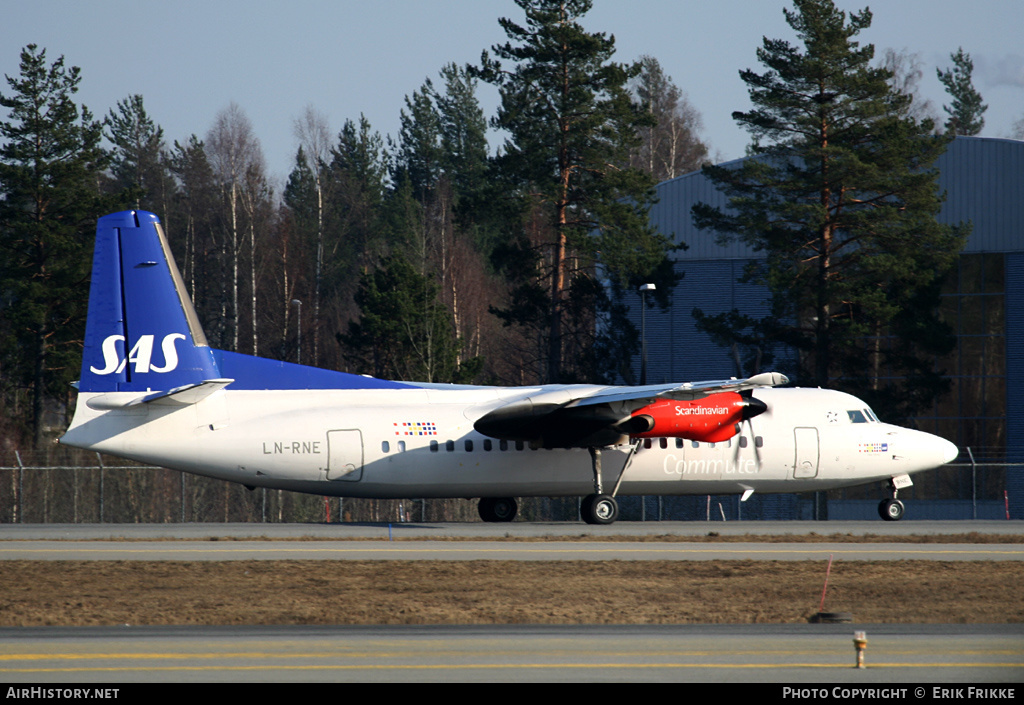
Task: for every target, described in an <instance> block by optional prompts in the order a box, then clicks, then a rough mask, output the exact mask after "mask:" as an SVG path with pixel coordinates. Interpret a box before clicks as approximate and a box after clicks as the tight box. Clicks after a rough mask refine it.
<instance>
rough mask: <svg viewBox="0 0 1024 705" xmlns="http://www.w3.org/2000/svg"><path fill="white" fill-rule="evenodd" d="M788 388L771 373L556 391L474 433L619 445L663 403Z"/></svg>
mask: <svg viewBox="0 0 1024 705" xmlns="http://www.w3.org/2000/svg"><path fill="white" fill-rule="evenodd" d="M787 382H789V379H788V378H787V377H786V376H785V375H782V374H779V373H777V372H766V373H764V374H759V375H755V376H753V377H749V378H747V379H729V380H715V381H708V382H687V383H684V384H665V385H647V386H643V387H588V386H568V387H555V388H551V389H546V390H543V391H541V392H539V393H537V394H535V395H532V396H530V397H527V398H525V399H517V400H516V401H512V402H509V403H507V404H505V405H503V406H499V407H498V408H496V409H494V410H492V411H490V412H488V413H487V414H485V415H484V416H482V417H481V418H479V419H478V420H477V421H476V423H475V424H474V428H476V430H477V431H479V432H480V433H482V434H484V435H486V436H491V437H493V438H499V439H502V440H510V441H513V440H514V441H526V442H529V443H533V444H538V445H541V446H544V447H549V448H576V447H590V446H606V445H616V444H618V443H622V442H624V439H625V438H627V437H628V436H629V434H630V432H631V430H632V429H631V428H630V426H629V422H630V421H631V419H632V414H633V412H634V411H636V410H637V409H641V408H643V407H645V406H648V405H649V404H652V403H654V402H656V401H658V400H659V399H674V400H677V401H685V400H693V399H701V398H703V397H706V396H710V395H712V394H718V393H721V392H742V391H745V390H748V389H754V388H756V387H772V386H776V385H780V384H786V383H787Z"/></svg>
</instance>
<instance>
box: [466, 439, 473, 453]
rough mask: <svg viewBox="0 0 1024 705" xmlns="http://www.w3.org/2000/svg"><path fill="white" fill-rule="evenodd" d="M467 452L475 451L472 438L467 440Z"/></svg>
mask: <svg viewBox="0 0 1024 705" xmlns="http://www.w3.org/2000/svg"><path fill="white" fill-rule="evenodd" d="M466 452H467V453H472V452H473V441H470V440H467V441H466Z"/></svg>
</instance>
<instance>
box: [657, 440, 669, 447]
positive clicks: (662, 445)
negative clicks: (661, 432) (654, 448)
mask: <svg viewBox="0 0 1024 705" xmlns="http://www.w3.org/2000/svg"><path fill="white" fill-rule="evenodd" d="M658 441H659V444H658V445H660V446H661V447H662V448H668V439H667V438H659V439H658Z"/></svg>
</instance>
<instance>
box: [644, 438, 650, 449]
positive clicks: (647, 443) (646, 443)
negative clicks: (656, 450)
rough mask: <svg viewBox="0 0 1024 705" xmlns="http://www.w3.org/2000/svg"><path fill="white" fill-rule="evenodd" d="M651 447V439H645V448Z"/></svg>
mask: <svg viewBox="0 0 1024 705" xmlns="http://www.w3.org/2000/svg"><path fill="white" fill-rule="evenodd" d="M650 447H651V439H650V438H645V439H644V448H650Z"/></svg>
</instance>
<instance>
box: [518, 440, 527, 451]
mask: <svg viewBox="0 0 1024 705" xmlns="http://www.w3.org/2000/svg"><path fill="white" fill-rule="evenodd" d="M525 447H526V443H524V442H523V441H516V450H522V449H523V448H525Z"/></svg>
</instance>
